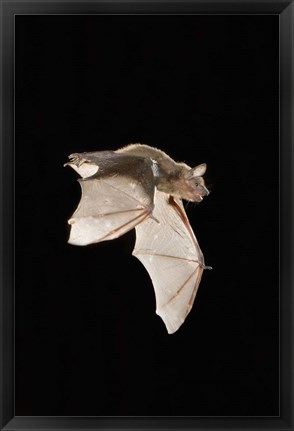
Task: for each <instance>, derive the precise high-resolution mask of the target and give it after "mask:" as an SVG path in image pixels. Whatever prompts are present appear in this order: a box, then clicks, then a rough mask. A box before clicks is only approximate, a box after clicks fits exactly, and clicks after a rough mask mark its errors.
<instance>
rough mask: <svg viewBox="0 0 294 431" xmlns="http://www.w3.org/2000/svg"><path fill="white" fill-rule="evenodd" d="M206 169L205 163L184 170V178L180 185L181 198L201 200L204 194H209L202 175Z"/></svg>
mask: <svg viewBox="0 0 294 431" xmlns="http://www.w3.org/2000/svg"><path fill="white" fill-rule="evenodd" d="M205 171H206V163H202V164H201V165H198V166H196V167H195V168H192V169H189V170H188V171H186V172H185V175H184V180H183V183H182V185H181V189H182V198H183V199H186V200H188V201H191V202H201V201H202V200H203V197H204V196H208V195H209V191H208V189H207V188H206V187H205V182H204V179H203V175H204V174H205Z"/></svg>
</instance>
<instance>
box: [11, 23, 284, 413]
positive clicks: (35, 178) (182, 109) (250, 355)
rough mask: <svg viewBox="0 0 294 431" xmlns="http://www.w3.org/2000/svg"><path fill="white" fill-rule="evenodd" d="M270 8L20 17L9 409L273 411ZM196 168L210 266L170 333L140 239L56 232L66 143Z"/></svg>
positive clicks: (65, 180)
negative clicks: (12, 398) (166, 158)
mask: <svg viewBox="0 0 294 431" xmlns="http://www.w3.org/2000/svg"><path fill="white" fill-rule="evenodd" d="M278 32H279V17H278V16H277V15H252V16H250V15H243V16H242V15H234V16H228V15H220V16H208V15H199V16H193V15H191V16H180V15H179V16H168V15H166V16H164V15H161V16H159V15H158V16H143V15H138V16H131V15H126V16H109V15H106V16H99V15H97V16H95V15H92V16H87V15H84V16H41V15H36V16H29V15H28V16H25V15H20V16H16V87H15V96H16V112H15V115H16V136H15V137H16V151H15V166H16V179H15V184H16V412H15V413H16V415H21V416H27V415H31V416H38V415H57V416H59V415H61V416H63V415H98V416H100V415H102V416H103V415H110V416H115V415H121V416H125V415H138V416H152V415H160V416H162V415H170V416H181V415H184V416H189V415H192V416H227V415H228V416H275V415H278V414H279V213H278V205H279V82H278V78H279V65H278V60H279V50H278ZM131 142H141V143H145V144H148V145H151V146H155V147H158V148H161V149H162V150H164V151H166V152H167V153H168V154H169V155H170V156H171V157H173V158H174V159H175V160H177V161H185V162H186V163H188V164H189V165H191V166H194V165H197V164H199V163H202V162H206V163H207V165H208V170H207V174H206V176H205V178H206V182H207V185H208V187H209V189H210V191H211V194H210V196H209V197H207V198H206V199H205V200H204V201H203V202H202V203H201V204H200V205H193V204H189V205H186V207H187V208H186V210H187V215H188V217H189V220H190V222H191V226H192V227H193V229H194V231H195V234H196V236H197V239H198V241H199V244H200V246H201V248H202V251H203V253H204V256H205V261H206V263H207V265H211V266H212V267H213V271H206V272H205V273H204V275H203V278H202V281H201V285H200V288H199V292H198V294H197V297H196V301H195V304H194V307H193V309H192V311H191V313H190V315H189V316H188V318H187V320H186V322H185V323H184V325H183V326H182V327H181V328H180V330H179V331H178V332H177V333H175V334H174V335H168V334H167V332H166V329H165V327H164V324H163V322H162V321H161V319H160V318H159V317H158V316H156V315H155V311H154V310H155V298H154V293H153V288H152V284H151V280H150V278H149V276H148V273H147V272H146V270H145V269H144V267H143V266H142V265H141V264H140V262H139V261H138V260H136V259H135V258H134V257H132V256H131V252H132V248H133V245H134V241H135V233H134V232H133V231H132V232H129V233H128V234H126V235H125V236H123V237H121V238H119V239H117V240H114V241H109V242H104V243H100V244H97V245H93V246H88V247H75V246H71V245H68V244H67V239H68V234H69V226H68V225H67V219H68V218H69V217H70V216H71V214H72V213H73V211H74V209H75V208H76V206H77V204H78V202H79V198H80V187H79V184H78V182H77V181H76V179H77V175H76V174H75V172H73V171H72V170H71V169H69V168H64V167H63V164H64V163H65V162H66V161H67V156H68V155H69V154H71V153H73V152H82V151H94V150H96V151H99V150H109V149H117V148H119V147H122V146H124V145H126V144H128V143H131Z"/></svg>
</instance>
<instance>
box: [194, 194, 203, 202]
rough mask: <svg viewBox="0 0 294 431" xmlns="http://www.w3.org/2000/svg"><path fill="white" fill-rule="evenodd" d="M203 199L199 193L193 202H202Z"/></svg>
mask: <svg viewBox="0 0 294 431" xmlns="http://www.w3.org/2000/svg"><path fill="white" fill-rule="evenodd" d="M202 201H203V196H201V195H197V196H196V197H195V198H194V199H193V202H202Z"/></svg>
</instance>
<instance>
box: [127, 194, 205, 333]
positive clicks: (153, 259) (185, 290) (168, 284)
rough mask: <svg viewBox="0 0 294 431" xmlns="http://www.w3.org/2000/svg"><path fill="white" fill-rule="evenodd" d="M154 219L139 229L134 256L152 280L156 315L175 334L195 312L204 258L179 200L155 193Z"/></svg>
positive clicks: (139, 226)
mask: <svg viewBox="0 0 294 431" xmlns="http://www.w3.org/2000/svg"><path fill="white" fill-rule="evenodd" d="M153 215H154V218H150V217H149V218H148V219H146V220H145V221H144V222H143V223H141V224H139V225H137V226H136V244H135V248H134V250H133V255H134V256H136V257H137V258H138V259H139V260H140V261H141V262H142V263H143V265H144V266H145V268H146V269H147V271H148V273H149V275H150V277H151V279H152V282H153V286H154V290H155V297H156V313H157V314H158V315H159V316H160V317H161V318H162V319H163V321H164V323H165V325H166V328H167V331H168V333H169V334H172V333H173V332H175V331H177V330H178V328H179V327H180V326H181V325H182V323H183V322H184V320H185V318H186V317H187V315H188V313H189V312H190V310H191V308H192V305H193V302H194V299H195V296H196V293H197V289H198V286H199V283H200V280H201V276H202V272H203V269H204V268H205V265H204V258H203V254H202V252H201V250H200V247H199V245H198V242H197V240H196V238H195V235H194V233H193V231H192V228H191V226H190V223H189V221H188V218H187V216H186V213H185V210H184V207H183V204H182V201H181V200H180V199H176V198H173V197H172V196H169V195H167V194H165V193H162V192H160V191H156V194H155V208H154V211H153ZM156 220H157V221H156Z"/></svg>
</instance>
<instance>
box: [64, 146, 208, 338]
mask: <svg viewBox="0 0 294 431" xmlns="http://www.w3.org/2000/svg"><path fill="white" fill-rule="evenodd" d="M66 165H68V166H70V167H72V168H73V169H74V170H75V171H76V172H77V173H78V174H79V175H80V176H81V178H80V179H79V180H78V181H79V183H80V185H81V189H82V196H81V200H80V203H79V205H78V207H77V209H76V210H75V212H74V213H73V215H72V217H71V218H70V219H69V220H68V223H69V225H70V226H71V229H70V236H69V240H68V242H69V243H70V244H74V245H80V246H83V245H87V244H92V243H97V242H100V241H106V240H111V239H114V238H118V237H119V236H121V235H123V234H124V233H126V232H128V231H129V230H131V229H133V228H135V229H136V243H135V248H134V250H133V253H132V254H133V255H134V256H136V257H137V258H138V259H139V260H140V261H141V262H142V264H143V265H144V266H145V268H146V269H147V271H148V273H149V275H150V277H151V280H152V283H153V287H154V291H155V298H156V313H157V314H158V315H159V316H160V317H161V318H162V320H163V321H164V323H165V325H166V328H167V331H168V333H169V334H172V333H174V332H176V331H177V330H178V329H179V327H180V326H181V325H182V323H183V322H184V321H185V319H186V317H187V315H188V314H189V312H190V310H191V308H192V305H193V302H194V299H195V296H196V293H197V290H198V287H199V283H200V280H201V277H202V273H203V270H204V269H206V268H208V269H210V267H208V266H206V265H205V264H204V257H203V254H202V252H201V249H200V247H199V244H198V242H197V239H196V237H195V235H194V233H193V230H192V228H191V226H190V223H189V220H188V218H187V215H186V213H185V209H184V206H183V203H182V199H185V200H187V201H191V202H201V201H202V200H203V197H204V196H207V195H208V194H209V191H208V189H207V188H206V186H205V182H204V179H203V175H204V173H205V171H206V164H205V163H202V164H200V165H198V166H196V167H194V168H191V167H189V166H188V165H186V164H185V163H177V162H175V161H174V160H173V159H171V158H170V157H169V156H168V155H167V154H166V153H164V152H163V151H161V150H159V149H157V148H153V147H150V146H148V145H143V144H131V145H128V146H126V147H123V148H121V149H119V150H116V151H96V152H84V153H74V154H71V155H70V156H69V162H68V163H66V164H65V166H66Z"/></svg>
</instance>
